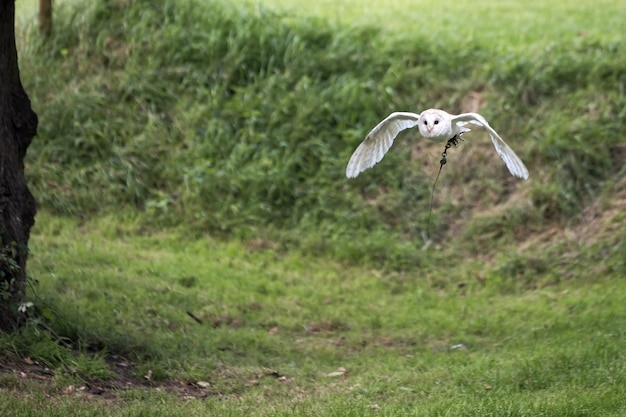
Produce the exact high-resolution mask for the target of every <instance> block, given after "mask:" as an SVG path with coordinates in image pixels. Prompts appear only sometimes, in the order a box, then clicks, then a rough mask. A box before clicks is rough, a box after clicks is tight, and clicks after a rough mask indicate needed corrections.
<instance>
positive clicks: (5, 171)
mask: <svg viewBox="0 0 626 417" xmlns="http://www.w3.org/2000/svg"><path fill="white" fill-rule="evenodd" d="M36 133H37V115H36V114H35V113H34V112H33V110H32V109H31V107H30V100H29V99H28V96H27V95H26V93H25V92H24V88H23V87H22V82H21V81H20V74H19V69H18V65H17V48H16V46H15V0H0V330H13V329H15V328H16V327H17V326H19V325H20V314H19V313H18V306H19V304H20V303H21V302H23V300H24V291H25V286H26V258H27V257H28V238H29V236H30V228H31V227H32V226H33V224H34V223H35V212H36V211H37V206H36V204H35V199H34V197H33V195H32V194H31V193H30V190H29V189H28V187H27V186H26V179H25V177H24V156H25V155H26V149H27V148H28V146H29V145H30V143H31V141H32V139H33V137H34V136H35V134H36Z"/></svg>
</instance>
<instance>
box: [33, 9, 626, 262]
mask: <svg viewBox="0 0 626 417" xmlns="http://www.w3.org/2000/svg"><path fill="white" fill-rule="evenodd" d="M57 15H58V17H56V22H55V24H56V28H57V30H55V35H54V37H53V38H52V39H51V40H49V41H48V43H46V44H43V45H39V46H36V45H30V46H29V47H27V49H26V50H25V51H24V53H22V62H25V64H24V65H22V66H23V68H25V70H24V71H23V72H24V74H23V78H24V79H25V80H26V81H27V83H28V90H29V91H31V94H32V95H33V102H34V105H35V107H36V109H37V111H38V113H39V115H40V121H41V122H40V129H39V138H38V140H36V141H35V143H34V144H33V145H32V147H31V149H30V151H29V176H30V178H31V183H32V185H33V188H34V192H35V194H36V195H37V197H38V200H39V201H40V203H41V204H42V205H43V206H44V207H48V208H50V209H53V210H54V211H55V212H57V213H62V214H72V215H76V214H80V215H82V216H90V215H92V214H95V213H110V212H115V211H118V210H119V208H120V207H135V208H137V209H139V210H142V211H144V212H146V213H147V214H148V215H149V216H148V217H147V218H150V219H152V220H151V221H152V222H153V224H155V225H159V226H163V225H175V224H179V223H185V224H188V225H191V226H192V227H194V228H195V230H199V231H210V232H214V233H226V234H229V235H236V236H237V235H238V236H254V235H257V234H260V233H268V232H269V233H271V234H272V236H273V238H274V239H276V240H278V241H283V242H291V244H295V245H297V246H300V247H302V248H304V247H305V246H306V247H308V248H309V249H310V250H311V251H315V252H317V251H320V250H321V251H325V252H331V253H335V254H336V255H338V256H339V257H341V258H345V259H350V260H354V259H363V258H372V259H374V258H376V260H377V261H378V262H385V263H387V264H388V265H390V266H393V267H395V268H404V267H406V266H407V265H410V264H412V263H413V260H412V259H411V258H412V256H411V255H410V254H409V253H405V252H404V250H403V249H402V248H403V247H405V246H406V247H407V248H412V249H411V251H413V250H414V248H416V247H420V246H421V245H422V242H423V237H424V236H425V233H426V231H425V224H426V221H425V220H426V213H427V212H428V210H429V203H430V191H431V190H430V185H431V182H432V179H433V177H434V174H435V172H434V171H430V170H429V171H421V170H418V169H417V167H416V164H415V162H414V161H411V160H409V158H407V152H405V151H406V150H407V148H408V146H407V145H406V144H399V147H401V149H399V150H396V151H394V152H391V153H390V154H389V155H387V156H386V158H385V160H384V161H383V162H382V166H381V167H377V169H373V170H371V171H367V172H366V173H365V174H363V176H362V178H359V179H358V180H356V181H349V180H347V179H346V178H345V176H344V175H343V173H344V169H345V164H346V161H347V159H348V158H349V156H350V154H351V152H352V151H353V150H354V148H355V147H356V145H357V144H358V143H359V142H360V140H361V139H362V138H363V136H364V135H365V133H366V132H367V131H368V130H369V129H370V128H371V127H372V126H373V125H374V124H375V123H376V122H377V121H378V120H380V119H381V118H382V117H384V116H385V115H386V114H388V113H389V112H391V111H392V110H400V109H406V110H419V109H423V108H426V107H444V108H447V109H448V110H450V111H460V108H461V105H462V100H463V98H464V95H465V94H467V93H469V92H470V91H485V92H486V93H487V94H488V99H487V102H486V106H485V108H484V109H482V111H483V112H484V113H485V114H486V115H487V116H488V117H489V118H490V119H492V120H493V124H494V125H495V126H497V128H498V130H500V131H501V132H505V134H504V135H505V136H506V137H507V138H526V140H525V141H522V140H516V141H514V142H513V141H511V142H512V146H513V147H514V148H515V149H516V151H518V152H519V153H520V155H522V157H523V159H524V160H526V162H527V164H528V165H529V167H530V171H531V181H532V180H533V179H537V181H534V182H532V183H531V185H530V186H529V187H530V188H531V195H532V200H531V204H530V205H528V206H525V207H524V210H527V211H530V213H528V214H526V215H524V216H521V217H519V219H522V218H523V219H525V220H528V219H540V218H541V217H545V218H548V219H550V221H555V222H562V221H564V220H565V219H569V218H571V217H572V216H575V215H576V213H578V212H579V211H580V209H581V207H582V206H583V205H584V204H585V203H586V202H588V201H590V199H591V198H594V197H595V196H596V193H597V192H598V190H599V189H600V188H601V184H602V182H603V181H604V180H606V179H607V178H609V177H610V176H611V175H612V174H613V173H614V172H615V170H617V169H619V166H621V162H620V160H619V158H617V157H615V156H614V155H615V153H616V150H617V149H618V147H619V143H620V142H621V140H622V138H621V137H620V136H619V135H616V134H615V133H614V132H618V131H621V130H623V129H624V123H625V122H626V114H625V113H624V110H623V109H624V108H625V107H624V104H625V103H626V101H625V91H624V74H626V67H625V65H626V64H624V60H623V59H621V57H622V55H623V54H622V52H623V44H622V43H621V42H620V41H616V40H615V39H605V38H602V37H600V36H595V35H589V36H580V37H579V38H575V39H572V40H568V41H567V42H550V43H547V44H545V43H543V44H537V45H535V46H533V47H532V49H530V50H528V49H509V50H506V51H505V52H503V53H501V54H496V53H494V51H497V50H498V49H499V48H500V45H498V44H494V45H489V44H488V43H487V40H485V39H482V38H477V39H476V40H471V39H469V40H467V41H464V42H458V41H457V42H451V41H450V39H452V38H450V37H448V36H440V37H429V35H428V34H422V33H421V32H420V34H418V35H414V36H413V37H412V38H411V39H410V41H409V40H407V39H406V38H405V37H399V36H395V37H392V36H388V35H387V36H386V37H383V35H382V32H381V31H380V29H379V28H377V27H375V26H365V25H352V26H338V25H332V24H329V23H328V22H327V21H326V20H322V19H313V18H299V19H293V18H288V17H287V16H285V15H282V14H280V13H276V12H272V11H269V10H267V9H264V8H257V7H252V6H234V5H227V4H224V3H222V2H220V1H210V2H208V3H207V2H202V3H198V2H196V1H193V0H185V1H176V2H174V1H170V0H160V1H157V2H147V1H105V2H96V3H89V2H82V3H77V4H72V5H71V7H70V6H65V7H64V5H60V7H59V8H58V10H57ZM43 68H46V69H47V68H55V70H54V71H52V72H49V71H47V70H45V71H44V69H43ZM43 74H45V76H43ZM413 136H414V135H413ZM405 137H406V138H407V139H411V138H412V136H411V134H408V135H405ZM404 142H408V141H404ZM463 146H466V145H463ZM467 146H469V145H467ZM431 152H435V151H431V150H429V151H428V153H431ZM491 155H492V156H493V154H491ZM426 157H427V156H422V157H420V158H421V159H420V160H423V159H424V158H426ZM490 160H492V161H493V163H494V164H497V163H499V160H498V159H497V157H493V158H490ZM482 170H483V168H482V167H481V166H477V167H474V168H473V173H474V175H473V176H470V177H467V178H466V179H465V180H464V184H463V186H464V187H465V188H467V189H472V188H475V187H481V188H482V189H483V191H488V190H490V189H491V190H492V192H498V193H501V192H502V191H501V190H500V189H495V190H494V187H496V186H495V185H487V188H486V190H485V188H484V187H485V180H484V178H485V176H487V175H491V174H489V173H488V172H484V173H483V172H482ZM409 173H410V174H409ZM444 175H445V170H444ZM501 175H502V176H504V174H501ZM474 183H476V184H474ZM479 183H480V184H481V185H478V184H479ZM443 187H445V184H444V185H443ZM436 192H437V191H436ZM509 192H510V191H509ZM477 208H479V209H480V205H479V206H478V207H477ZM447 212H448V208H446V207H445V206H442V207H435V223H441V222H446V221H447V218H448V213H447ZM439 216H441V217H439ZM520 224H521V223H520ZM444 228H445V227H444ZM305 235H306V236H307V237H306V238H303V236H305ZM370 236H376V237H377V238H380V237H381V236H384V237H383V239H384V242H381V243H380V244H374V243H372V242H373V241H374V239H372V238H369V237H370ZM396 248H398V249H397V250H396ZM418 264H419V263H418Z"/></svg>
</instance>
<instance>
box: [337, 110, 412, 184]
mask: <svg viewBox="0 0 626 417" xmlns="http://www.w3.org/2000/svg"><path fill="white" fill-rule="evenodd" d="M419 117H420V115H419V114H415V113H409V112H395V113H391V114H390V115H389V116H387V118H386V119H385V120H383V121H382V122H380V123H378V124H377V125H376V127H375V128H374V129H372V131H371V132H370V133H368V134H367V136H366V137H365V139H364V140H363V142H361V144H360V145H359V146H358V147H357V148H356V150H355V151H354V153H353V154H352V157H351V158H350V161H349V162H348V166H347V167H346V176H347V177H348V178H355V177H356V176H357V175H359V174H360V173H361V172H362V171H365V170H366V169H368V168H371V167H373V166H374V165H376V164H377V163H378V162H380V160H381V159H383V156H385V154H386V153H387V151H388V150H389V148H391V145H393V141H394V139H395V138H396V136H398V133H400V132H401V131H403V130H405V129H409V128H411V127H414V126H416V125H417V121H418V120H419Z"/></svg>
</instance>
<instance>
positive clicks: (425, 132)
mask: <svg viewBox="0 0 626 417" xmlns="http://www.w3.org/2000/svg"><path fill="white" fill-rule="evenodd" d="M418 126H419V130H420V134H421V135H422V136H423V137H425V138H439V137H440V136H442V135H444V134H447V133H448V132H449V131H450V126H448V124H447V123H446V119H445V117H444V116H443V115H442V114H441V112H430V111H425V112H424V113H422V115H421V117H420V119H419V122H418ZM448 139H449V138H448Z"/></svg>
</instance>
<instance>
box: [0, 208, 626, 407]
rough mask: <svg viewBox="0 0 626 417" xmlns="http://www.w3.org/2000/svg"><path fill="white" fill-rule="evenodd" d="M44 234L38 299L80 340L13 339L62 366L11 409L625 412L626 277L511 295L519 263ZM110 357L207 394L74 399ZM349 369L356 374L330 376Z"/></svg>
mask: <svg viewBox="0 0 626 417" xmlns="http://www.w3.org/2000/svg"><path fill="white" fill-rule="evenodd" d="M31 239H32V243H31V248H32V251H33V253H34V257H33V258H32V260H31V262H30V268H31V274H33V275H34V276H37V277H38V280H39V284H38V285H36V286H35V291H36V293H37V295H38V297H39V298H34V299H33V300H34V301H35V302H36V305H37V306H38V307H39V308H42V309H44V310H45V311H44V313H43V315H44V316H47V317H49V318H48V320H47V323H48V324H49V325H50V326H51V327H52V328H54V329H55V331H56V332H57V333H58V335H59V336H60V337H62V338H64V340H68V341H71V343H74V344H75V349H76V350H75V351H73V352H72V351H69V350H66V349H64V348H61V347H59V346H56V345H55V344H54V341H53V340H51V339H50V335H48V334H46V333H45V332H43V331H41V330H39V331H35V330H36V328H35V327H27V328H26V329H25V330H23V331H22V332H21V333H19V334H17V335H14V336H12V337H7V336H4V337H3V338H2V339H1V340H2V346H3V349H4V350H5V351H13V352H14V354H16V355H20V356H22V357H29V358H30V359H31V360H33V361H38V362H40V363H42V364H45V365H47V366H49V367H51V368H53V369H55V372H56V377H55V381H56V383H55V384H54V385H53V386H48V385H44V386H43V387H42V386H41V385H38V384H32V385H26V386H25V387H24V386H23V385H22V394H21V395H19V396H18V397H15V391H13V388H11V385H12V384H13V383H14V382H12V380H11V379H8V380H7V379H6V377H5V381H4V383H3V384H2V385H3V386H4V388H3V391H2V392H1V394H0V395H1V396H2V397H3V404H4V405H3V407H5V410H2V409H0V411H2V412H7V413H17V414H18V415H31V414H29V413H35V414H36V413H41V412H45V413H46V414H50V415H60V414H62V413H64V412H65V413H67V412H69V410H76V411H72V412H76V413H78V414H77V415H99V413H101V412H103V411H99V410H106V411H105V412H106V413H107V414H108V415H144V414H142V413H160V412H161V413H162V412H165V411H167V414H168V415H189V414H191V415H202V413H207V412H210V413H220V415H222V414H223V415H243V414H245V415H259V416H262V415H288V414H289V415H291V414H292V413H295V414H296V415H303V416H304V415H337V416H339V415H365V414H367V413H370V412H373V411H371V410H370V407H371V406H373V405H374V404H376V405H377V406H378V407H380V409H379V410H378V411H377V412H376V413H381V414H383V415H398V414H400V415H450V413H452V414H454V415H477V416H478V415H485V414H489V413H492V414H494V415H527V414H541V413H543V414H545V415H555V416H556V415H560V416H580V415H598V414H602V415H620V414H621V413H623V412H624V405H623V402H622V401H621V398H623V396H624V395H625V394H626V392H625V389H624V387H625V386H626V385H625V383H626V357H625V354H624V352H623V349H622V346H623V343H624V341H625V338H626V334H625V333H624V325H626V319H625V317H626V296H625V295H624V294H626V291H625V290H626V282H625V281H624V280H623V279H620V278H619V276H616V275H614V274H612V275H607V276H604V277H602V278H598V279H596V280H588V279H585V277H584V275H583V276H575V277H570V278H568V279H567V280H564V281H563V282H561V283H554V282H551V283H549V285H544V286H542V287H541V288H535V289H528V288H526V287H523V286H517V287H511V285H510V282H509V276H510V274H511V271H508V270H496V269H494V268H490V267H485V266H484V265H480V264H476V263H475V264H467V263H464V262H463V261H462V260H458V261H450V262H449V264H444V265H441V267H440V268H438V269H437V270H429V271H415V272H410V273H409V272H406V273H383V272H381V271H376V270H369V269H362V268H358V267H347V266H346V265H342V264H339V263H336V262H334V261H328V260H325V259H323V258H311V257H308V256H305V255H302V254H301V253H297V252H281V251H276V250H273V249H267V248H263V246H262V245H259V243H258V242H255V244H254V245H252V244H251V243H248V244H243V243H241V242H237V241H228V242H221V241H216V240H214V239H212V238H210V237H208V236H206V237H204V238H200V239H189V238H188V237H187V236H186V234H185V232H184V231H182V230H170V231H167V232H161V233H149V234H145V233H141V231H140V230H137V225H136V224H135V223H134V222H133V221H132V220H130V219H127V220H126V221H125V222H121V223H120V221H119V219H114V218H109V217H107V218H101V219H99V220H96V221H89V222H86V223H80V224H79V223H78V222H77V221H75V220H70V219H62V218H59V217H56V216H50V215H48V214H45V213H42V214H40V217H39V220H38V226H37V227H36V230H35V232H34V234H33V236H32V238H31ZM481 274H482V277H483V278H481V279H479V278H480V276H481ZM533 282H534V283H537V282H538V281H537V280H534V281H533ZM187 312H191V313H192V314H193V315H194V316H195V317H197V318H198V319H200V320H201V321H202V322H203V323H202V324H198V323H196V322H195V321H194V320H192V319H191V318H190V317H189V316H188V315H187V314H186V313H187ZM458 345H463V346H462V347H460V348H455V346H458ZM55 346H56V347H55ZM93 352H100V353H98V354H96V355H95V356H94V353H93ZM103 355H104V357H124V358H129V361H130V363H132V372H133V373H134V374H135V375H136V376H137V377H138V378H139V379H141V378H142V376H144V375H146V374H147V372H148V371H151V372H152V375H153V377H152V378H153V380H154V381H155V384H159V383H162V381H166V380H176V381H185V382H190V383H195V382H197V381H207V382H208V383H209V384H210V386H209V388H207V391H208V393H209V396H208V397H207V398H206V399H204V400H202V401H200V400H197V401H181V400H180V399H178V398H177V397H176V396H170V395H166V394H164V393H163V392H162V391H158V390H155V389H154V388H152V389H142V390H138V389H135V390H128V391H127V390H123V391H119V392H117V394H116V395H115V397H116V398H117V399H115V400H109V402H107V401H103V400H97V399H96V400H93V401H88V402H85V401H84V399H85V397H84V396H81V395H79V394H61V393H62V392H64V391H63V389H64V388H65V387H67V386H68V385H74V386H79V385H81V384H83V383H84V382H81V381H88V383H91V384H94V381H96V382H95V383H100V384H102V383H105V381H107V380H108V379H109V378H111V377H112V375H111V372H112V368H114V366H113V365H111V364H110V362H105V361H103ZM339 367H343V368H345V369H346V371H347V372H346V374H345V375H343V376H332V375H333V374H332V373H333V372H337V369H338V368H339ZM270 370H273V371H276V372H277V374H278V375H284V376H285V377H286V378H287V379H286V381H282V382H281V381H279V380H277V378H276V377H275V376H271V375H270V374H271V371H270ZM107 372H108V373H107ZM329 375H331V376H329ZM97 381H100V382H97ZM103 381H104V382H103ZM254 381H256V382H254ZM45 392H48V393H50V392H53V393H54V392H56V393H57V394H56V395H55V397H57V398H58V402H57V401H55V402H53V403H50V402H49V399H48V398H47V397H46V396H44V393H45ZM5 400H6V401H5ZM55 413H56V414H55Z"/></svg>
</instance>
